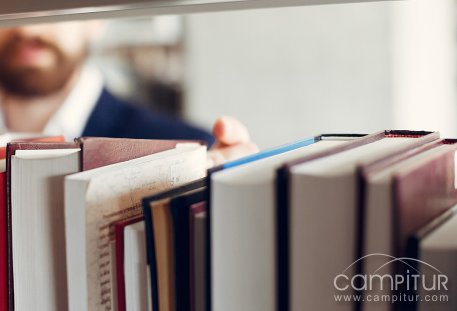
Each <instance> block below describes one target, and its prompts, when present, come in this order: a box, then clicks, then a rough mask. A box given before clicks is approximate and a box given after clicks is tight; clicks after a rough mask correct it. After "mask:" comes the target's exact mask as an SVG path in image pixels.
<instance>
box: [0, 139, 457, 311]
mask: <svg viewBox="0 0 457 311" xmlns="http://www.w3.org/2000/svg"><path fill="white" fill-rule="evenodd" d="M4 140H7V139H4ZM60 140H61V138H55V137H51V138H49V137H44V138H38V139H24V138H20V139H19V140H17V139H16V141H13V142H10V143H8V145H7V147H6V148H4V149H5V151H6V152H4V154H5V158H6V165H5V168H4V171H5V172H4V173H3V174H2V175H0V182H1V181H3V182H4V184H3V187H1V188H2V189H4V190H5V192H4V193H1V194H0V208H2V212H1V213H0V215H1V217H2V219H0V222H1V223H2V225H4V228H5V231H4V232H5V237H4V238H2V239H1V240H0V265H1V271H3V273H0V304H1V305H0V310H20V311H22V310H75V311H76V310H119V311H123V310H129V311H130V310H142V311H143V310H153V311H184V310H186V311H200V310H202V311H203V310H208V311H211V310H213V311H225V310H227V311H228V310H230V311H231V310H246V311H265V310H271V311H280V310H285V311H298V310H456V308H457V284H455V283H456V282H457V269H456V268H455V266H456V262H457V255H456V254H457V239H456V236H457V207H454V206H455V205H456V204H457V173H456V172H457V166H456V161H457V155H456V152H457V140H451V139H441V138H440V137H439V134H438V133H435V132H423V131H384V132H380V133H375V134H371V135H358V134H336V135H319V136H316V137H311V138H309V139H305V140H302V141H298V142H294V143H292V144H288V145H284V146H280V147H277V148H272V149H269V150H265V151H262V152H260V153H257V154H254V155H251V156H248V157H245V158H242V159H239V160H236V161H233V162H229V163H226V164H224V165H222V166H220V167H216V168H212V169H210V170H209V171H206V163H207V162H206V146H204V145H201V143H199V142H188V141H187V142H184V141H168V140H133V139H110V138H80V139H77V140H75V142H62V141H60ZM1 143H2V141H1V139H0V144H1ZM0 151H1V149H0ZM1 200H3V201H1Z"/></svg>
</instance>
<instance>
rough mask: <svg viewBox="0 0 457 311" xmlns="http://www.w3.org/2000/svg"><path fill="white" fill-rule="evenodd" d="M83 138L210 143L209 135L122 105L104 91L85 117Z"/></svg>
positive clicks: (121, 102) (138, 107)
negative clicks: (88, 115)
mask: <svg viewBox="0 0 457 311" xmlns="http://www.w3.org/2000/svg"><path fill="white" fill-rule="evenodd" d="M83 136H99V137H123V138H145V139H195V140H204V141H206V142H207V143H208V146H210V145H211V144H212V143H213V142H214V138H213V136H212V135H211V134H209V133H208V132H206V131H204V130H202V129H199V128H197V127H194V126H191V125H189V124H186V123H184V122H182V121H179V120H177V119H173V118H171V117H166V116H163V115H158V114H155V113H153V112H151V111H150V110H147V109H145V108H143V107H140V106H136V105H132V104H130V103H127V102H124V101H122V100H120V99H118V98H116V97H114V96H113V95H112V94H111V93H109V92H108V91H107V90H106V89H104V90H103V92H102V94H101V96H100V98H99V99H98V102H97V104H96V106H95V108H94V110H93V111H92V114H91V115H90V117H89V120H88V122H87V124H86V127H85V129H84V131H83Z"/></svg>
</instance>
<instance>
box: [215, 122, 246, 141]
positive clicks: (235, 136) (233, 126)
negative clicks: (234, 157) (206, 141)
mask: <svg viewBox="0 0 457 311" xmlns="http://www.w3.org/2000/svg"><path fill="white" fill-rule="evenodd" d="M213 134H214V137H215V138H216V141H217V142H216V146H217V147H220V146H224V145H234V144H240V143H248V142H249V140H250V138H249V132H248V130H247V129H246V127H245V126H244V125H243V124H242V123H241V122H240V121H238V120H237V119H235V118H233V117H220V118H219V119H217V120H216V122H215V123H214V127H213Z"/></svg>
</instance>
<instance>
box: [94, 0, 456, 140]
mask: <svg viewBox="0 0 457 311" xmlns="http://www.w3.org/2000/svg"><path fill="white" fill-rule="evenodd" d="M456 13H457V10H456V7H455V1H454V0H433V1H430V0H410V1H394V2H380V3H377V2H373V3H362V4H342V5H321V6H307V7H294V8H282V9H259V10H246V11H234V12H223V13H205V14H194V15H188V16H160V17H151V18H142V19H126V20H114V21H110V22H109V23H108V27H107V29H106V31H105V34H104V37H103V38H102V40H99V41H98V42H97V44H96V45H95V46H93V53H92V54H93V57H92V60H91V61H92V62H95V63H97V64H99V65H100V67H101V68H102V71H103V73H104V75H105V78H106V81H107V84H108V87H109V89H110V90H111V91H112V92H113V93H115V94H117V95H119V96H121V97H123V98H126V99H129V100H132V101H135V102H137V103H139V104H143V105H146V106H149V107H151V108H153V109H155V110H158V111H161V112H163V113H167V114H171V115H174V116H178V117H181V118H184V119H186V120H189V121H190V122H192V123H194V124H198V125H201V126H203V127H206V128H207V129H210V127H211V125H212V123H213V121H214V120H215V118H216V117H218V116H220V115H233V116H235V117H238V118H239V119H240V120H241V121H242V122H244V123H245V124H246V125H247V126H248V128H249V130H250V132H251V135H252V138H253V140H254V141H255V142H256V143H257V144H258V145H259V146H260V147H261V148H266V147H269V146H273V145H277V144H282V143H285V142H289V141H292V140H294V139H298V138H303V137H307V136H310V135H314V134H319V133H323V132H325V133H328V132H363V133H370V132H374V131H378V130H383V129H391V128H407V129H427V130H439V131H440V132H441V133H442V135H443V136H446V137H451V136H452V137H457V122H456V121H457V118H456V117H457V109H456V105H457V83H456V82H457V81H456V69H457V67H456V58H457V49H456V43H457V33H456V26H457V23H456Z"/></svg>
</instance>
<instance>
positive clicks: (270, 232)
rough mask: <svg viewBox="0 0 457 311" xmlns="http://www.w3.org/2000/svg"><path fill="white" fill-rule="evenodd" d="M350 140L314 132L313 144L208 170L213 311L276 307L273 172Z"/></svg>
mask: <svg viewBox="0 0 457 311" xmlns="http://www.w3.org/2000/svg"><path fill="white" fill-rule="evenodd" d="M356 137H359V135H357V136H356ZM353 139H354V138H353V135H347V136H344V135H341V136H338V137H334V138H332V137H328V136H318V137H316V139H315V140H314V143H313V144H308V145H305V146H299V147H298V148H294V149H289V150H287V151H286V152H283V153H278V152H277V153H275V154H273V155H272V156H270V157H265V158H262V159H260V160H257V161H253V162H251V163H247V164H242V165H238V166H235V167H229V168H226V169H224V170H220V171H217V172H214V173H212V174H211V175H210V198H209V206H208V213H209V226H210V242H209V243H210V245H209V246H210V253H211V262H210V264H209V267H210V269H211V271H210V284H211V286H210V290H211V293H210V294H209V295H210V296H211V305H210V306H211V309H212V310H274V309H275V308H276V304H277V292H276V282H277V270H276V260H275V259H276V247H277V244H276V242H275V240H276V221H275V219H276V208H275V203H276V201H275V171H276V169H277V168H278V167H280V166H281V165H282V164H283V163H285V162H287V161H290V160H293V159H298V158H301V157H303V156H306V155H310V156H311V155H313V154H319V153H321V152H326V151H328V150H331V149H332V148H337V147H338V146H342V145H344V144H346V143H347V142H348V141H351V140H353ZM278 149H279V150H281V148H278Z"/></svg>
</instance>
